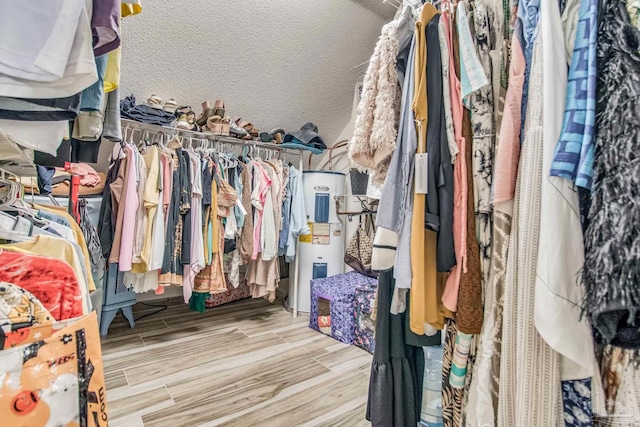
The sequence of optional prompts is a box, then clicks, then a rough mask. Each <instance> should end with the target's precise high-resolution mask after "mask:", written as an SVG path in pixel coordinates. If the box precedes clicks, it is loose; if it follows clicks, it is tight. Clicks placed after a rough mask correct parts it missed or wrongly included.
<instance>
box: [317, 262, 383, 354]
mask: <svg viewBox="0 0 640 427" xmlns="http://www.w3.org/2000/svg"><path fill="white" fill-rule="evenodd" d="M370 283H376V279H372V278H370V277H367V276H364V275H362V274H360V273H357V272H355V271H351V272H349V273H344V274H337V275H335V276H331V277H325V278H322V279H313V280H312V281H311V314H310V318H309V327H310V328H311V329H315V330H316V331H319V332H322V333H325V334H327V335H330V336H331V337H333V338H335V339H337V340H338V341H341V342H343V343H346V344H353V332H354V320H355V316H354V296H355V290H356V288H358V287H362V286H368V285H370Z"/></svg>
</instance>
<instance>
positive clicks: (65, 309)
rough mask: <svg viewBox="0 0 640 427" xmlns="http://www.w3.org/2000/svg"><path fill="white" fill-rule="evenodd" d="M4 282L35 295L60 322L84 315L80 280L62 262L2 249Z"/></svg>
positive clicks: (0, 278)
mask: <svg viewBox="0 0 640 427" xmlns="http://www.w3.org/2000/svg"><path fill="white" fill-rule="evenodd" d="M0 281H1V282H7V283H12V284H14V285H16V286H19V287H21V288H23V289H26V290H27V291H29V292H31V293H32V294H33V295H34V296H35V297H36V298H38V299H39V300H40V301H41V302H42V304H43V305H44V306H45V308H46V309H47V310H49V313H51V315H52V316H53V317H54V319H56V320H66V319H71V318H74V317H78V316H82V314H83V313H82V294H81V293H80V286H79V285H78V280H77V279H76V275H75V273H74V272H73V269H72V268H71V266H70V265H69V264H67V263H66V262H64V261H62V260H57V259H53V258H48V257H43V256H39V255H31V254H25V253H19V252H10V251H7V250H0Z"/></svg>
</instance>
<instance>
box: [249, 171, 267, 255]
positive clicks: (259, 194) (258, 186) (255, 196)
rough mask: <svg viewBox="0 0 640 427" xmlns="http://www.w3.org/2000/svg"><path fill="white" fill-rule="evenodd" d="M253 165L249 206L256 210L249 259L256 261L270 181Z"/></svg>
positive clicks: (259, 250) (263, 172)
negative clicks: (252, 182)
mask: <svg viewBox="0 0 640 427" xmlns="http://www.w3.org/2000/svg"><path fill="white" fill-rule="evenodd" d="M251 164H252V165H253V179H254V187H253V192H252V193H251V204H252V205H253V206H254V207H255V208H256V212H255V216H254V219H253V254H251V259H252V260H256V259H258V254H260V252H262V248H261V247H260V235H261V233H262V216H263V215H264V211H263V209H264V203H265V200H266V198H267V191H268V190H269V187H270V186H271V179H270V178H269V175H267V173H266V172H265V170H264V169H263V168H262V166H261V165H260V164H259V163H258V162H251Z"/></svg>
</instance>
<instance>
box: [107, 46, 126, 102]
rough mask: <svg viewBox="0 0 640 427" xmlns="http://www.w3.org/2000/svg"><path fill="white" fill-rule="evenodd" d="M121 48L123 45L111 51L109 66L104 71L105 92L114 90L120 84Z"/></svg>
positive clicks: (108, 60)
mask: <svg viewBox="0 0 640 427" xmlns="http://www.w3.org/2000/svg"><path fill="white" fill-rule="evenodd" d="M121 49H122V48H121V47H118V48H117V49H115V50H112V51H111V52H109V58H108V59H107V68H106V69H105V71H104V93H109V92H112V91H114V90H116V89H117V88H118V86H120V60H121V57H122V50H121Z"/></svg>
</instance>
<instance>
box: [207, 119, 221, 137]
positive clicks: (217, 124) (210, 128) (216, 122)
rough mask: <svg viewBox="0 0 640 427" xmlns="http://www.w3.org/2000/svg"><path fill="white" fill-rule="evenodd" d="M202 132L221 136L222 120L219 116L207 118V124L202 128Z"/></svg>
mask: <svg viewBox="0 0 640 427" xmlns="http://www.w3.org/2000/svg"><path fill="white" fill-rule="evenodd" d="M202 131H203V132H208V133H212V134H214V135H222V119H221V118H220V116H216V115H213V116H209V118H208V119H207V123H206V124H205V125H204V126H203V127H202Z"/></svg>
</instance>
